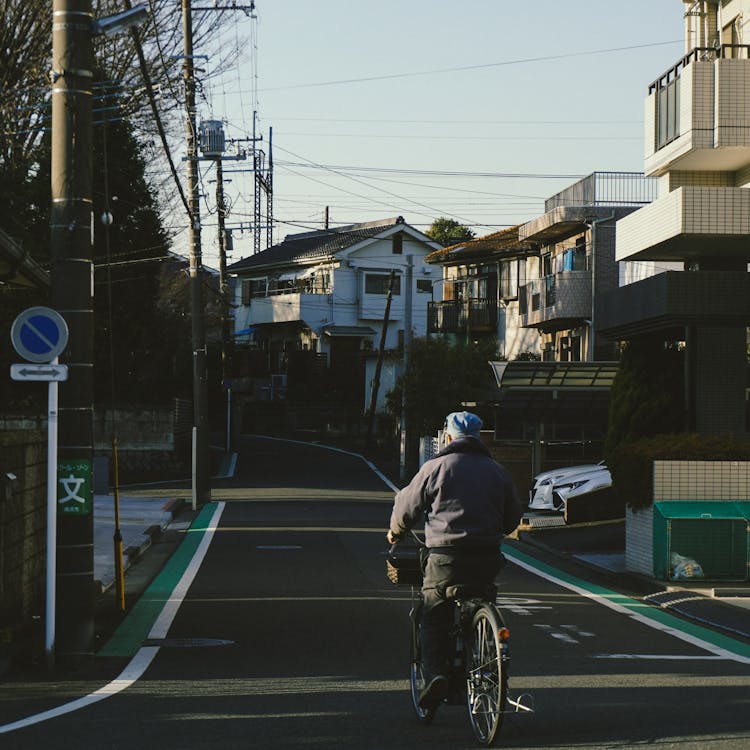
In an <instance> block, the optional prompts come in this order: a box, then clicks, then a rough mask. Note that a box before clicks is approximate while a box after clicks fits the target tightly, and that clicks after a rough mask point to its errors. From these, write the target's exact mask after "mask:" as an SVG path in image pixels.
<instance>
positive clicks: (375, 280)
mask: <svg viewBox="0 0 750 750" xmlns="http://www.w3.org/2000/svg"><path fill="white" fill-rule="evenodd" d="M390 279H391V275H390V274H388V273H368V274H365V294H388V285H389V284H390ZM393 294H394V295H397V294H401V277H400V276H398V275H396V276H394V278H393Z"/></svg>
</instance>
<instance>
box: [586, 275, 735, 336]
mask: <svg viewBox="0 0 750 750" xmlns="http://www.w3.org/2000/svg"><path fill="white" fill-rule="evenodd" d="M598 313H599V317H598V320H597V327H598V328H599V330H600V331H602V332H604V333H605V334H606V335H607V336H608V337H611V338H613V339H619V340H625V339H629V338H632V337H634V336H641V335H643V334H650V333H655V332H658V333H661V334H664V333H665V332H667V333H669V335H673V336H674V337H675V338H676V339H681V338H683V337H684V328H685V326H686V325H697V326H701V325H702V326H706V327H717V328H718V327H721V326H740V327H742V326H746V325H747V322H748V321H749V320H750V274H746V273H732V272H725V271H698V272H690V271H666V272H665V273H660V274H657V275H656V276H651V277H650V278H647V279H643V280H642V281H638V282H636V283H634V284H628V285H627V286H623V287H620V288H618V289H615V290H613V291H611V292H609V293H607V294H605V295H604V296H603V297H602V299H601V304H600V305H599V306H598ZM670 332H671V333H670Z"/></svg>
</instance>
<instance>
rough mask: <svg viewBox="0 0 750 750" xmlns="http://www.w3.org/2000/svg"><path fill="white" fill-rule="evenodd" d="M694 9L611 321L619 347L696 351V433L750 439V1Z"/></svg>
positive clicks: (652, 94)
mask: <svg viewBox="0 0 750 750" xmlns="http://www.w3.org/2000/svg"><path fill="white" fill-rule="evenodd" d="M684 5H685V45H686V46H685V54H684V55H683V56H682V57H681V58H680V59H679V60H677V61H676V62H675V64H674V65H673V66H672V67H670V68H669V69H668V70H667V71H665V72H663V73H661V74H660V75H659V76H658V77H657V78H656V79H655V80H654V81H653V82H652V83H651V84H650V85H649V86H648V89H647V95H646V100H645V123H646V128H645V161H644V170H645V172H646V174H648V175H650V176H652V177H654V178H656V179H657V180H658V185H659V192H658V197H657V198H656V200H654V201H653V202H652V203H651V204H650V205H648V206H645V207H644V208H643V209H641V210H640V211H637V212H636V213H634V214H632V215H630V216H627V217H625V218H623V219H621V220H619V221H618V222H617V239H616V259H617V261H619V262H621V263H624V264H626V267H627V268H628V269H629V273H628V274H626V275H625V277H624V278H623V279H622V284H621V286H620V287H619V288H618V289H616V290H614V291H613V292H612V293H611V294H610V295H609V296H608V298H607V299H606V300H604V303H603V310H602V314H601V323H602V327H603V329H604V332H605V334H606V335H608V336H609V337H611V338H613V339H619V340H621V341H627V340H632V339H635V338H637V337H639V336H652V337H654V336H656V337H661V338H662V339H663V340H664V341H665V342H672V344H673V345H677V346H680V347H682V348H683V349H684V352H685V382H684V386H685V387H684V390H685V413H686V418H685V421H686V424H685V429H687V430H691V431H693V430H694V431H698V432H705V433H715V434H731V435H746V434H747V431H748V421H747V396H746V394H747V385H748V384H747V361H748V348H747V343H748V337H747V326H748V323H749V322H750V276H749V275H748V263H749V262H750V242H748V238H749V235H750V55H749V54H748V53H749V52H750V1H748V0H722V1H721V2H686V3H684ZM660 272H661V273H660Z"/></svg>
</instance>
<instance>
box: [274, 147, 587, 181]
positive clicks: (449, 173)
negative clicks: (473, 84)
mask: <svg viewBox="0 0 750 750" xmlns="http://www.w3.org/2000/svg"><path fill="white" fill-rule="evenodd" d="M282 150H285V149H282ZM287 153H290V154H291V153H292V152H291V151H288V152H287ZM292 155H293V156H294V154H292ZM297 158H300V157H297ZM302 158H304V157H302ZM276 164H277V165H281V166H285V167H298V168H305V169H325V170H330V171H333V172H383V173H385V174H409V175H433V176H436V177H498V178H505V179H532V180H579V179H581V177H584V176H585V175H582V174H550V173H547V174H544V173H535V172H526V173H523V172H464V171H460V170H448V169H405V168H400V167H363V166H342V165H332V164H316V163H315V162H311V161H308V162H293V161H279V160H277V161H276Z"/></svg>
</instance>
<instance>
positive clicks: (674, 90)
mask: <svg viewBox="0 0 750 750" xmlns="http://www.w3.org/2000/svg"><path fill="white" fill-rule="evenodd" d="M679 135H680V78H679V76H677V77H676V78H673V79H672V80H671V81H669V83H667V84H666V85H664V86H662V87H661V88H660V89H658V91H657V92H656V148H657V149H660V148H662V147H663V146H666V145H667V144H668V143H670V142H671V141H673V140H674V139H675V138H678V137H679Z"/></svg>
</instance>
